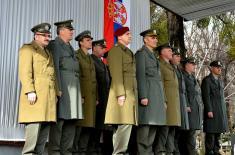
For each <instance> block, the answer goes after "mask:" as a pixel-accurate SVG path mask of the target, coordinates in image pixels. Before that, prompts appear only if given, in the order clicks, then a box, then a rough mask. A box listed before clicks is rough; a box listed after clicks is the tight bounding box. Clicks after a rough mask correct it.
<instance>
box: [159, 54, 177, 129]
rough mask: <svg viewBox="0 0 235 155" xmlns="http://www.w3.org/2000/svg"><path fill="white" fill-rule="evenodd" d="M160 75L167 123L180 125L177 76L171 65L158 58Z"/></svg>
mask: <svg viewBox="0 0 235 155" xmlns="http://www.w3.org/2000/svg"><path fill="white" fill-rule="evenodd" d="M160 69H161V76H162V81H163V86H164V92H165V95H166V104H167V125H169V126H180V125H181V115H180V99H179V85H178V78H177V75H176V72H175V70H174V68H173V66H172V65H171V64H170V63H167V62H166V61H165V60H163V59H161V58H160Z"/></svg>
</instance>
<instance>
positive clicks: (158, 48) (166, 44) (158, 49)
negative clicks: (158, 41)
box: [155, 43, 172, 53]
mask: <svg viewBox="0 0 235 155" xmlns="http://www.w3.org/2000/svg"><path fill="white" fill-rule="evenodd" d="M165 48H171V49H172V47H171V45H170V44H169V43H165V44H162V45H160V46H158V47H157V48H156V49H155V50H156V51H158V52H159V53H160V52H161V51H162V50H163V49H165Z"/></svg>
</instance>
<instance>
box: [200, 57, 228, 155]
mask: <svg viewBox="0 0 235 155" xmlns="http://www.w3.org/2000/svg"><path fill="white" fill-rule="evenodd" d="M210 71H211V73H210V74H209V75H208V76H206V77H205V78H204V79H203V80H202V87H201V88H202V99H203V103H204V121H203V131H204V132H205V133H206V134H205V148H206V155H212V154H213V155H219V154H220V153H219V149H220V143H219V138H220V134H221V133H224V132H227V131H228V120H227V110H226V104H225V99H224V85H223V82H222V80H221V79H220V78H219V76H220V75H221V71H222V63H221V62H220V61H217V60H216V61H212V62H211V63H210Z"/></svg>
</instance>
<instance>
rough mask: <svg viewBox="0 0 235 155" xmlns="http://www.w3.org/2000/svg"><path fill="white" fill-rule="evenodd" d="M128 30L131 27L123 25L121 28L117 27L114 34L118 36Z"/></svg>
mask: <svg viewBox="0 0 235 155" xmlns="http://www.w3.org/2000/svg"><path fill="white" fill-rule="evenodd" d="M127 31H130V29H129V27H121V28H119V29H117V30H116V31H115V32H114V35H115V36H116V37H118V36H122V35H123V34H125V33H126V32H127Z"/></svg>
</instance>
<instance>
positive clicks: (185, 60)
mask: <svg viewBox="0 0 235 155" xmlns="http://www.w3.org/2000/svg"><path fill="white" fill-rule="evenodd" d="M181 63H182V64H183V65H185V64H187V63H190V64H195V65H196V61H195V59H194V58H193V57H187V58H185V59H184V60H182V61H181Z"/></svg>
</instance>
